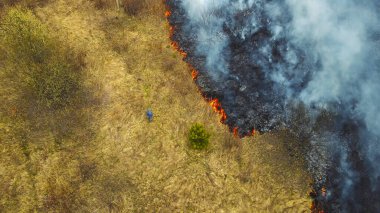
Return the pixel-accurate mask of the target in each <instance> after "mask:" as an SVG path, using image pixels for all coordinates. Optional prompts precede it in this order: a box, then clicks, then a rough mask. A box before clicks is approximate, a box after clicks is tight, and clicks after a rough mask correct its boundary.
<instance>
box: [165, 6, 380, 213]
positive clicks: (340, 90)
mask: <svg viewBox="0 0 380 213" xmlns="http://www.w3.org/2000/svg"><path fill="white" fill-rule="evenodd" d="M167 4H168V6H169V7H170V8H171V10H172V15H171V16H170V17H169V21H170V22H171V24H172V25H173V26H175V33H174V35H173V37H172V39H173V40H174V41H176V42H178V43H179V44H180V47H181V48H182V49H183V50H184V51H186V52H187V53H188V56H187V58H186V59H185V60H187V62H189V63H190V64H191V65H192V66H194V67H195V68H196V69H197V70H198V71H199V73H200V74H199V77H198V79H197V84H198V85H199V86H200V88H201V90H202V91H203V93H204V94H205V95H206V96H208V97H213V98H218V99H219V101H220V102H221V104H222V106H223V108H224V110H225V111H226V113H227V120H226V121H225V122H226V124H228V125H229V126H230V127H231V128H233V127H238V130H239V133H240V134H241V135H245V134H247V133H249V132H250V131H251V130H252V129H256V130H259V131H261V132H266V131H270V130H274V129H281V128H290V129H292V131H293V132H294V133H295V134H297V135H298V136H299V137H302V138H303V139H304V141H305V143H308V144H309V145H310V148H309V150H308V153H307V157H306V158H307V159H308V162H309V170H310V172H311V173H312V174H313V176H314V177H315V184H316V188H317V189H320V188H322V186H323V187H326V188H327V193H326V195H324V196H322V197H320V198H319V199H320V200H321V203H322V204H323V205H324V207H323V208H324V209H326V210H330V211H337V210H340V211H344V212H362V211H366V212H378V211H380V197H378V196H376V195H379V194H380V166H379V163H378V162H380V161H379V160H380V139H379V137H380V132H379V129H380V114H379V113H378V110H380V94H379V91H380V83H379V82H380V70H379V69H380V68H379V65H380V55H379V53H378V52H379V50H380V22H379V20H380V19H379V16H378V12H379V10H380V3H378V2H377V1H375V0H369V1H356V0H343V1H333V0H308V1H302V0H284V1H280V0H272V1H269V0H267V1H265V0H220V1H217V0H195V1H194V0H167ZM300 112H302V113H303V114H304V116H303V117H302V119H300ZM302 113H301V114H302Z"/></svg>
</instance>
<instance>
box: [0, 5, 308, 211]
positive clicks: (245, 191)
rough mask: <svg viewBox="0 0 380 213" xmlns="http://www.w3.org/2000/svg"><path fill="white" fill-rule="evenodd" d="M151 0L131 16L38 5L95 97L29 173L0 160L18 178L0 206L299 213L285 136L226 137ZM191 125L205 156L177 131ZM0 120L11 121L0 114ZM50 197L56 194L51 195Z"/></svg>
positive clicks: (299, 169) (304, 183)
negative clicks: (17, 190) (79, 62)
mask: <svg viewBox="0 0 380 213" xmlns="http://www.w3.org/2000/svg"><path fill="white" fill-rule="evenodd" d="M151 4H154V8H155V11H151V10H145V11H143V12H141V15H140V16H137V17H130V16H128V15H125V14H124V13H123V12H121V11H119V12H118V11H117V10H115V9H109V10H98V9H96V8H95V6H94V2H91V1H86V0H56V1H53V2H51V3H49V4H47V5H46V6H45V7H43V8H37V9H36V14H37V16H38V17H39V18H40V19H41V20H42V22H43V23H45V24H47V25H48V26H49V28H50V29H51V30H52V31H55V32H56V33H57V34H58V35H59V37H60V38H59V39H61V41H64V42H65V43H67V45H68V46H71V47H72V48H73V49H75V50H80V51H84V52H85V53H86V58H85V61H86V64H87V68H86V71H85V82H84V84H85V85H87V87H88V88H91V92H92V94H93V96H94V100H96V101H94V103H93V104H91V105H89V106H87V107H86V108H84V109H81V113H83V114H85V115H88V116H84V117H85V118H86V120H85V123H86V128H79V129H77V130H76V131H75V132H79V133H75V134H76V135H79V136H78V137H75V139H73V141H75V142H69V143H68V144H75V145H72V147H75V148H65V150H56V149H55V148H54V147H53V148H52V147H51V146H53V145H46V146H40V147H44V148H43V149H44V150H40V151H39V153H40V154H39V155H37V154H36V155H32V156H35V158H36V159H37V160H35V161H34V164H33V165H36V166H35V167H37V168H35V169H34V171H35V172H36V174H35V175H34V176H33V177H32V178H30V177H28V171H27V168H28V166H27V165H28V164H27V160H25V159H21V160H19V161H18V163H14V162H15V159H13V158H12V156H8V155H7V156H8V157H7V158H5V156H2V157H0V159H1V161H0V163H1V168H0V177H1V175H3V176H4V177H8V179H7V180H6V181H10V182H12V178H11V177H18V179H17V180H13V181H18V182H17V183H14V184H19V187H21V188H22V187H24V188H25V192H26V194H25V195H22V196H21V195H20V196H18V199H19V200H13V201H12V199H6V198H4V197H3V198H2V200H0V201H2V202H4V203H0V208H1V206H8V207H7V208H8V209H7V210H9V211H10V210H12V209H13V210H14V211H15V212H17V211H22V210H23V209H24V210H25V209H37V210H39V211H63V210H64V209H66V210H67V209H69V210H70V209H71V210H72V211H79V212H107V211H111V212H134V211H137V212H308V211H309V206H310V203H311V202H310V199H309V198H308V197H307V193H308V175H307V173H306V171H305V168H304V165H303V162H302V160H299V159H296V158H294V157H291V156H290V155H289V151H288V149H287V148H286V146H284V144H285V143H287V141H289V140H294V139H293V138H291V137H290V136H287V135H286V133H278V134H265V135H257V136H255V137H250V138H245V139H243V140H240V139H236V138H234V137H233V136H232V134H231V133H230V132H229V131H228V128H227V127H226V126H225V125H223V124H221V123H220V122H219V117H218V115H217V114H216V113H214V112H213V111H212V109H211V107H210V106H209V105H208V103H207V102H206V101H205V100H204V99H203V98H202V97H201V95H200V94H199V93H198V90H197V87H196V85H195V84H194V82H193V81H192V78H191V74H190V71H189V68H188V66H187V65H186V64H185V63H184V62H183V61H182V60H181V56H180V55H179V54H178V53H177V52H176V51H175V50H173V49H172V48H171V47H170V40H169V38H168V25H167V22H166V20H165V19H164V15H163V14H164V7H163V5H161V1H159V0H157V1H151ZM158 9H161V10H162V13H160V14H162V15H160V16H158V15H157V14H158V13H157V10H158ZM147 108H151V109H152V110H153V112H154V115H155V117H154V122H152V123H148V122H147V119H146V118H145V111H146V109H147ZM3 117H4V118H5V116H3ZM196 122H198V123H202V124H204V125H205V126H206V128H207V129H208V130H209V131H210V132H211V134H212V137H211V139H210V145H211V146H210V147H209V149H208V150H206V151H194V150H191V149H189V147H188V146H187V132H188V130H189V128H190V126H191V125H192V124H193V123H196ZM0 125H3V126H6V125H11V124H9V122H8V121H6V119H2V120H1V123H0ZM39 132H40V133H39V135H40V137H39V139H38V140H37V141H40V143H46V144H51V143H50V142H49V141H51V140H52V139H51V138H52V136H49V133H44V130H39ZM44 134H45V135H44ZM46 134H47V135H46ZM41 135H44V136H41ZM88 135H91V136H88ZM2 140H7V139H4V138H3V139H2ZM43 141H45V142H43ZM1 143H3V141H2V142H1ZM4 144H5V143H3V145H2V146H3V149H4V150H7V152H10V151H9V150H13V151H12V152H15V153H16V152H21V151H17V150H18V149H20V148H19V147H18V146H17V145H12V146H13V147H11V148H10V147H7V148H6V149H5V148H4ZM68 146H69V145H68ZM70 146H71V145H70ZM15 150H16V151H15ZM51 150H54V151H51ZM68 150H69V151H68ZM16 164H17V165H18V166H17V165H16ZM7 168H17V169H13V170H12V171H10V170H7ZM83 171H87V173H88V174H89V176H88V177H81V176H83V174H87V173H86V172H85V173H83ZM29 176H30V173H29ZM4 182H5V180H4V181H3V183H2V184H3V185H6V183H4ZM9 184H11V183H9ZM21 191H22V190H21ZM7 193H10V192H7ZM52 194H53V195H55V196H56V197H58V198H59V199H63V201H62V200H59V199H58V201H54V200H53V201H52V200H51V197H52V196H51V195H52ZM0 197H1V196H0ZM46 197H49V199H50V200H49V201H47V200H46ZM11 201H12V202H14V203H13V204H12V203H11ZM54 202H56V203H54ZM20 203H22V204H20ZM57 203H58V204H57ZM18 204H20V205H18ZM30 206H32V207H30ZM16 207H17V208H16ZM18 208H19V209H18Z"/></svg>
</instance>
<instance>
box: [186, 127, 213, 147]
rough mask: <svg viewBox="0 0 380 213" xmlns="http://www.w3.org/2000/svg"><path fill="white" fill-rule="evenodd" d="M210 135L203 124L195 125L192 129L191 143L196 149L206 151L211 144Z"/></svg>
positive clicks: (190, 134)
mask: <svg viewBox="0 0 380 213" xmlns="http://www.w3.org/2000/svg"><path fill="white" fill-rule="evenodd" d="M209 139H210V133H208V132H207V131H206V129H205V127H204V126H203V125H202V124H194V125H192V126H191V128H190V132H189V142H190V146H191V147H192V148H194V149H199V150H201V149H205V148H206V147H207V146H208V144H209Z"/></svg>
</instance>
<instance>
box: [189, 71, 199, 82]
mask: <svg viewBox="0 0 380 213" xmlns="http://www.w3.org/2000/svg"><path fill="white" fill-rule="evenodd" d="M198 74H199V72H198V71H196V70H195V69H193V70H191V77H192V78H193V80H195V79H197V78H198Z"/></svg>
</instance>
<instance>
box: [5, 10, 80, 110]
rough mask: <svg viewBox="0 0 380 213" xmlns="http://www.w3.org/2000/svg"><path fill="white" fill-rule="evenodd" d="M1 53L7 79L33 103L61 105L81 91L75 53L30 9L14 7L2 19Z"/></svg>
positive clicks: (20, 96)
mask: <svg viewBox="0 0 380 213" xmlns="http://www.w3.org/2000/svg"><path fill="white" fill-rule="evenodd" d="M0 55H3V56H4V58H3V60H4V62H3V63H4V64H5V76H6V78H7V79H9V82H12V83H13V86H12V87H13V88H15V91H17V92H18V93H19V94H17V95H18V96H19V98H21V99H24V98H28V100H30V101H31V104H32V105H37V106H38V107H39V108H48V109H57V108H61V107H63V106H66V105H67V104H69V103H70V102H71V101H72V99H73V97H75V95H76V93H77V91H78V90H79V85H80V84H79V81H80V72H79V71H80V69H81V65H79V64H78V63H79V61H78V58H77V56H76V54H72V52H70V51H69V50H68V49H67V48H63V47H61V45H60V44H59V42H58V41H57V40H56V39H54V38H53V37H52V36H50V34H49V31H48V29H47V28H46V26H44V25H42V24H41V23H40V21H39V20H38V19H37V18H36V17H35V16H34V15H33V14H32V12H31V11H29V10H23V9H20V8H14V9H11V10H9V11H8V13H7V14H6V15H5V17H4V18H3V19H2V20H1V24H0Z"/></svg>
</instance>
